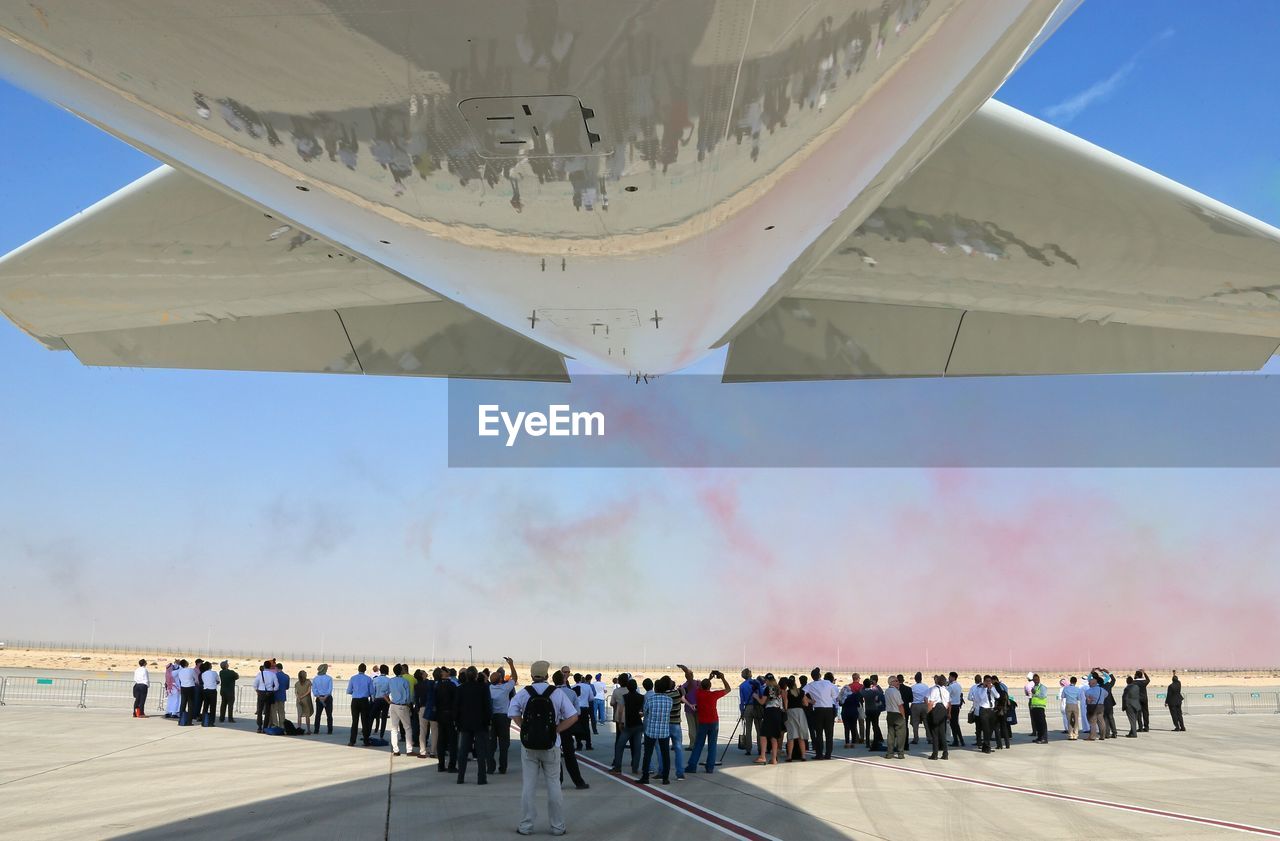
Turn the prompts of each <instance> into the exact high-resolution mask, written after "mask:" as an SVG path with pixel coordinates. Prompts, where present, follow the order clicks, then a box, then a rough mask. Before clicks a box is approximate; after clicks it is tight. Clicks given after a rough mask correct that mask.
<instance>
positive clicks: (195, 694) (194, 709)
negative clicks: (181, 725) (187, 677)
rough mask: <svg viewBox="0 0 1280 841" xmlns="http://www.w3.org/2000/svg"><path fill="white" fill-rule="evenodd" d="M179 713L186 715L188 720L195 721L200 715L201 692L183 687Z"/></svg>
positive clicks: (192, 687)
mask: <svg viewBox="0 0 1280 841" xmlns="http://www.w3.org/2000/svg"><path fill="white" fill-rule="evenodd" d="M178 712H179V713H180V714H181V713H186V714H187V720H188V721H193V720H195V718H196V716H198V715H200V690H199V689H197V688H196V687H194V686H184V687H182V702H181V704H180V706H179V707H178Z"/></svg>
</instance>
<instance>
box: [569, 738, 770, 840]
mask: <svg viewBox="0 0 1280 841" xmlns="http://www.w3.org/2000/svg"><path fill="white" fill-rule="evenodd" d="M578 762H579V763H581V764H585V765H586V766H587V767H588V768H590V769H592V770H593V771H596V772H598V773H600V774H602V775H604V776H606V777H608V778H609V779H611V780H613V781H615V782H618V783H621V784H622V785H625V786H628V787H630V788H631V789H632V790H634V791H638V792H639V793H641V794H643V795H645V796H646V797H651V798H653V799H654V800H657V801H658V802H659V803H661V804H663V805H664V806H667V807H668V808H671V809H675V810H676V811H677V812H681V813H683V814H685V815H688V816H689V817H691V818H693V819H695V820H698V821H701V822H702V823H704V824H707V825H708V826H712V827H715V828H716V829H718V830H720V831H721V832H723V833H724V834H725V835H729V836H731V837H733V838H741V839H744V841H780V839H778V838H777V837H775V836H773V835H769V834H767V833H764V832H761V831H759V830H758V829H754V828H752V827H749V826H747V825H746V824H744V823H739V822H738V821H735V820H734V819H733V818H729V817H726V816H724V815H722V814H720V813H719V812H713V811H711V810H710V809H707V808H704V807H702V806H699V805H698V804H696V803H693V802H692V801H689V800H685V799H684V798H683V797H680V796H679V795H675V794H672V793H670V792H669V791H667V790H666V789H665V787H663V786H662V785H657V786H642V785H640V784H639V783H638V782H636V781H635V780H633V779H631V778H630V777H625V776H614V775H613V774H611V773H609V766H607V765H605V764H604V763H602V762H597V761H596V760H594V759H591V758H589V757H586V756H583V755H582V754H578Z"/></svg>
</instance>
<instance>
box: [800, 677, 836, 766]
mask: <svg viewBox="0 0 1280 841" xmlns="http://www.w3.org/2000/svg"><path fill="white" fill-rule="evenodd" d="M809 674H810V676H811V677H812V678H813V680H811V681H809V683H808V684H807V685H806V686H805V688H804V694H806V695H808V696H809V704H810V707H811V708H812V709H813V730H814V733H816V734H817V737H818V738H817V739H815V740H814V744H813V758H814V759H830V758H831V748H832V742H833V741H834V740H835V735H836V694H837V690H836V685H835V683H834V682H833V678H834V675H832V674H831V672H827V673H826V674H825V675H823V674H822V671H821V670H820V669H818V668H817V667H816V666H815V667H814V669H813V671H812V672H810V673H809Z"/></svg>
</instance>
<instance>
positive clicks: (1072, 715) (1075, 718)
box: [1062, 675, 1084, 742]
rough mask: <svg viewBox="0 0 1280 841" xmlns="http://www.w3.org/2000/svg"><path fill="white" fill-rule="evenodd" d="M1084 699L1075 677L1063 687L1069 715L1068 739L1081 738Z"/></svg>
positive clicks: (1063, 696) (1064, 706)
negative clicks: (1082, 703)
mask: <svg viewBox="0 0 1280 841" xmlns="http://www.w3.org/2000/svg"><path fill="white" fill-rule="evenodd" d="M1083 699H1084V690H1083V689H1081V688H1080V687H1079V686H1078V685H1077V682H1076V677H1075V675H1072V676H1071V681H1070V682H1069V683H1068V684H1067V685H1066V686H1064V687H1062V704H1063V709H1064V711H1065V712H1066V714H1067V738H1068V739H1069V740H1071V741H1073V742H1074V741H1075V740H1076V739H1078V738H1079V737H1080V702H1081V701H1082V700H1083Z"/></svg>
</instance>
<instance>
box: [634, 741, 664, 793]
mask: <svg viewBox="0 0 1280 841" xmlns="http://www.w3.org/2000/svg"><path fill="white" fill-rule="evenodd" d="M654 745H657V746H658V748H659V749H660V750H661V751H662V753H660V754H658V761H659V762H660V763H661V764H660V765H659V766H658V767H659V768H660V769H661V770H662V781H663V782H664V783H669V782H671V739H670V737H664V738H661V739H658V738H654V737H653V736H645V737H644V761H643V763H642V764H643V765H644V775H643V776H641V777H640V779H641V781H647V780H648V779H649V768H650V767H651V766H650V763H652V762H653V748H654Z"/></svg>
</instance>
